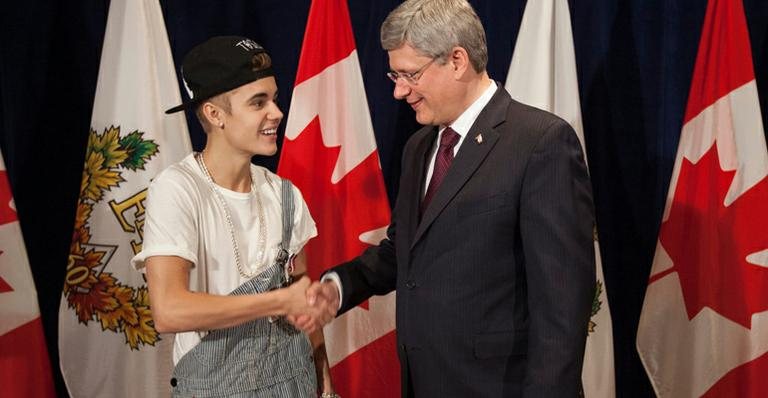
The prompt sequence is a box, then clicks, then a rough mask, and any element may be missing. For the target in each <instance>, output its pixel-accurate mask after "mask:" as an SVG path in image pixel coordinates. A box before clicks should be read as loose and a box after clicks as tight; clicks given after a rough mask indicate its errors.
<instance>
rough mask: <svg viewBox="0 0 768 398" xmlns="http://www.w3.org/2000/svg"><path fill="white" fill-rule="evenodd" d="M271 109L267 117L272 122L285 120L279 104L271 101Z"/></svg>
mask: <svg viewBox="0 0 768 398" xmlns="http://www.w3.org/2000/svg"><path fill="white" fill-rule="evenodd" d="M270 102H271V105H270V109H269V112H268V113H267V117H268V118H269V119H272V120H282V118H283V111H281V110H280V107H279V106H277V102H275V101H270Z"/></svg>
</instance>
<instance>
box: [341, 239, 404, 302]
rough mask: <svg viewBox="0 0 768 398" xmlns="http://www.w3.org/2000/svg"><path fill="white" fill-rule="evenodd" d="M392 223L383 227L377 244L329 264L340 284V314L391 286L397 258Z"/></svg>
mask: <svg viewBox="0 0 768 398" xmlns="http://www.w3.org/2000/svg"><path fill="white" fill-rule="evenodd" d="M394 230H395V228H394V225H390V226H389V228H388V229H387V238H386V239H383V240H382V241H381V242H380V243H379V245H378V246H374V247H370V248H368V249H366V250H365V251H364V252H363V254H361V255H360V256H358V257H357V258H355V259H353V260H351V261H349V262H346V263H343V264H340V265H338V266H336V267H333V268H331V269H330V270H329V271H328V272H335V273H336V274H337V275H338V276H339V280H340V282H341V286H342V294H343V295H342V297H341V308H339V312H338V314H339V315H341V314H343V313H344V312H347V311H348V310H349V309H351V308H354V307H355V306H357V305H358V304H360V303H362V302H363V301H365V300H367V299H368V298H369V297H371V296H373V295H383V294H387V293H389V292H391V291H393V290H395V284H396V280H397V260H396V258H395V248H394V243H393V240H394V236H393V234H394Z"/></svg>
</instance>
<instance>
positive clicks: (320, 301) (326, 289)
mask: <svg viewBox="0 0 768 398" xmlns="http://www.w3.org/2000/svg"><path fill="white" fill-rule="evenodd" d="M290 289H292V290H293V292H292V293H294V292H298V291H304V294H303V296H304V297H303V299H304V300H303V302H298V303H297V302H294V306H292V307H293V309H292V310H291V311H289V313H288V314H287V316H286V320H287V321H288V322H289V323H291V324H292V325H293V326H294V327H296V328H297V329H300V330H302V331H304V332H306V333H312V332H314V331H315V330H317V329H319V328H322V327H323V326H325V325H326V324H328V323H329V322H331V321H332V320H333V318H334V317H335V316H336V313H337V311H338V308H339V292H338V289H337V288H336V285H335V284H334V283H332V282H331V283H321V282H314V283H311V284H310V281H309V278H307V277H302V278H301V279H299V280H298V281H297V282H296V283H294V285H292V286H291V287H290Z"/></svg>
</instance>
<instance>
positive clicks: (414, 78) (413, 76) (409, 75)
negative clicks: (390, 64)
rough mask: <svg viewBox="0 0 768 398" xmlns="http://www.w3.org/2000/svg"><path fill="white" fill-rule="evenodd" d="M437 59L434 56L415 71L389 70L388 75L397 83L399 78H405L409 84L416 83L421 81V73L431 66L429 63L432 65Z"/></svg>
mask: <svg viewBox="0 0 768 398" xmlns="http://www.w3.org/2000/svg"><path fill="white" fill-rule="evenodd" d="M435 59H437V58H432V59H431V60H430V61H429V62H427V63H426V64H424V65H423V66H422V67H421V68H419V69H417V70H416V71H415V72H395V71H389V72H387V77H389V80H392V81H393V82H394V83H395V84H397V79H399V78H401V77H402V78H403V79H405V81H406V82H408V84H416V83H418V82H419V79H421V75H423V74H424V71H426V70H427V68H429V65H432V63H433V62H435Z"/></svg>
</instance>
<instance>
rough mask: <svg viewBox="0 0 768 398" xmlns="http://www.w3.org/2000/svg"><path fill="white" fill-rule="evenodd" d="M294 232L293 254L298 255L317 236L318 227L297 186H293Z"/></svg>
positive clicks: (292, 239) (292, 241)
mask: <svg viewBox="0 0 768 398" xmlns="http://www.w3.org/2000/svg"><path fill="white" fill-rule="evenodd" d="M293 202H294V214H293V231H292V234H291V248H290V250H289V251H290V252H291V253H292V254H296V253H298V252H299V251H300V250H301V249H302V248H303V247H304V245H305V244H307V242H308V241H309V240H310V239H312V238H314V237H315V236H317V227H316V226H315V220H313V219H312V215H311V214H309V208H308V207H307V203H306V202H305V201H304V197H303V196H302V195H301V191H299V188H297V187H296V186H295V185H294V186H293Z"/></svg>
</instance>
